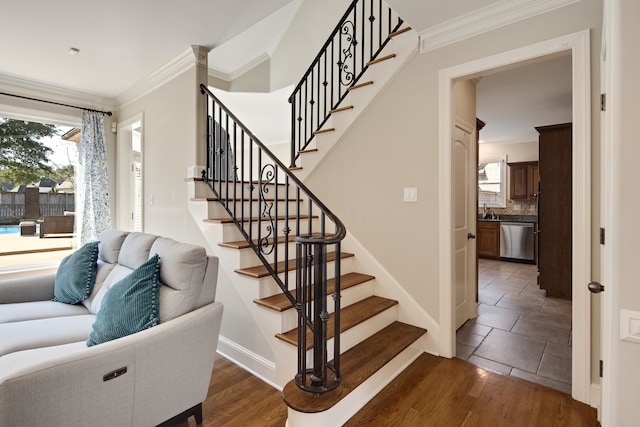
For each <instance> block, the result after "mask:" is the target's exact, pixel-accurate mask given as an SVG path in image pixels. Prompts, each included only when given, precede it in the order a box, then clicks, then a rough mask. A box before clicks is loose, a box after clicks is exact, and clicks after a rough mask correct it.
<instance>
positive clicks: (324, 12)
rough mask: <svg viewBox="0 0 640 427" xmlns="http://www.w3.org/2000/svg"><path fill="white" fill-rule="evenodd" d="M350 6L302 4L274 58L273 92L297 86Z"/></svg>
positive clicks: (338, 0) (334, 0)
mask: <svg viewBox="0 0 640 427" xmlns="http://www.w3.org/2000/svg"><path fill="white" fill-rule="evenodd" d="M349 4H351V1H349V0H322V1H309V0H305V1H303V2H302V5H301V6H300V8H299V9H298V12H297V13H296V16H295V17H294V19H293V21H292V22H291V25H290V26H289V28H288V29H287V31H286V32H285V34H284V36H283V37H282V40H281V41H280V43H279V44H278V47H277V48H276V49H275V51H274V52H273V54H272V55H271V76H270V77H271V90H276V89H280V88H282V87H284V86H289V85H291V84H294V85H295V84H298V81H300V79H301V78H302V75H303V74H304V73H305V71H307V69H308V68H309V66H310V65H311V61H313V59H314V58H315V56H316V55H317V54H318V52H319V51H320V48H321V47H322V45H323V44H324V42H325V41H326V40H327V39H328V38H329V35H330V34H331V31H333V29H334V28H335V26H336V25H337V24H338V21H339V20H340V17H341V16H342V15H343V14H344V12H345V11H346V10H347V8H348V7H349Z"/></svg>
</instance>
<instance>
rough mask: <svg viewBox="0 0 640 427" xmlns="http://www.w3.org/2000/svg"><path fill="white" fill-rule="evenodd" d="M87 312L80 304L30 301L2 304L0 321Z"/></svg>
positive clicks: (73, 314)
mask: <svg viewBox="0 0 640 427" xmlns="http://www.w3.org/2000/svg"><path fill="white" fill-rule="evenodd" d="M82 314H89V310H87V308H86V307H85V306H83V305H82V304H65V303H62V302H55V301H32V302H20V303H12V304H2V309H1V310H0V323H8V322H20V321H24V320H34V319H46V318H49V317H64V316H78V315H82Z"/></svg>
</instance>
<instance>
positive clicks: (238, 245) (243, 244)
mask: <svg viewBox="0 0 640 427" xmlns="http://www.w3.org/2000/svg"><path fill="white" fill-rule="evenodd" d="M313 235H314V236H319V235H320V233H313ZM326 236H327V237H332V236H333V233H329V234H326ZM295 239H296V236H295V235H293V234H291V235H289V237H287V238H286V241H287V242H293V241H295ZM267 240H268V242H269V244H272V243H273V239H267ZM284 242H285V237H284V236H280V237H278V244H280V243H284ZM253 243H254V244H255V245H256V246H257V245H258V241H257V240H254V241H253ZM218 246H222V247H225V248H231V249H247V248H250V247H251V245H250V244H249V242H248V241H246V240H236V241H234V242H220V243H218Z"/></svg>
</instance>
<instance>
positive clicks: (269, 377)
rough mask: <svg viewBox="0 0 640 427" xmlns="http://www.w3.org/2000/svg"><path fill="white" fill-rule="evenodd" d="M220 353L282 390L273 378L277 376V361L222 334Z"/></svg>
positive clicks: (219, 342)
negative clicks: (266, 357) (268, 358)
mask: <svg viewBox="0 0 640 427" xmlns="http://www.w3.org/2000/svg"><path fill="white" fill-rule="evenodd" d="M218 353H219V354H221V355H222V356H224V357H225V358H227V359H229V360H231V361H232V362H233V363H235V364H236V365H238V366H240V367H241V368H242V369H244V370H245V371H247V372H250V373H251V374H252V375H255V376H256V377H258V378H260V379H261V380H262V381H264V382H266V383H267V384H269V385H270V386H271V387H273V388H275V389H277V390H279V391H282V387H280V386H278V385H277V384H276V383H275V381H274V380H273V379H274V378H275V376H276V364H275V362H272V361H270V360H267V359H265V358H264V357H262V356H260V355H259V354H256V353H254V352H252V351H251V350H249V349H247V348H245V347H242V346H241V345H239V344H237V343H235V342H233V341H231V340H229V339H227V338H225V337H223V336H220V338H219V340H218Z"/></svg>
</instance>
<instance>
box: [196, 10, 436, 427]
mask: <svg viewBox="0 0 640 427" xmlns="http://www.w3.org/2000/svg"><path fill="white" fill-rule="evenodd" d="M363 4H366V5H365V6H363ZM376 4H380V6H379V9H380V11H382V10H383V7H382V3H381V2H380V1H379V0H376ZM358 5H360V6H358ZM367 5H370V6H367ZM358 7H360V8H361V9H360V10H361V11H362V12H363V13H364V12H365V11H366V10H367V8H368V10H369V11H370V12H371V13H372V15H373V11H374V9H376V8H375V7H374V1H373V0H371V1H369V0H367V1H358V0H356V1H354V2H353V4H352V6H351V8H350V9H349V10H348V11H347V12H346V13H345V17H346V19H351V16H352V15H351V14H352V13H353V14H354V15H353V16H354V19H353V20H354V21H355V20H356V15H355V14H357V13H358V12H357V11H358ZM354 11H355V12H354ZM388 15H389V18H388V21H389V23H388V26H389V34H388V35H385V37H387V39H386V40H393V41H394V43H391V42H389V43H387V42H386V41H384V42H381V43H380V44H381V47H380V50H379V52H377V53H376V54H375V55H374V57H373V58H372V59H370V60H368V61H366V62H365V61H361V62H362V64H361V67H362V68H363V70H362V72H361V73H360V74H359V75H358V76H355V75H354V76H353V80H352V81H351V84H350V85H349V87H348V89H345V92H344V93H340V92H341V91H342V89H339V88H338V89H336V90H337V92H338V93H337V95H336V99H335V101H334V102H328V98H327V97H326V96H325V99H324V100H323V101H322V103H321V102H319V101H314V99H313V97H312V98H311V100H310V101H312V102H309V98H308V97H307V98H303V97H302V95H296V93H301V92H299V89H300V88H303V87H305V85H306V83H305V84H303V83H302V82H301V84H300V85H298V88H297V89H296V92H294V94H293V95H292V98H291V102H292V120H293V121H294V123H297V124H298V126H297V127H296V126H292V142H293V143H292V156H291V165H290V166H289V167H286V166H284V164H282V163H281V162H280V161H279V160H278V159H276V158H275V157H273V156H272V155H271V154H270V152H269V151H268V149H267V148H266V147H264V146H263V145H262V144H261V143H260V142H259V140H258V139H257V138H256V137H255V136H254V135H253V134H251V133H250V131H249V130H248V129H246V128H244V126H243V125H242V124H241V123H240V122H239V121H238V120H237V118H236V117H235V116H233V114H232V113H231V112H229V111H228V110H226V107H224V106H223V105H222V104H221V103H220V102H219V101H218V100H217V99H215V97H214V96H213V94H211V93H210V92H208V90H207V89H206V88H204V87H203V88H202V91H203V94H204V95H205V96H207V97H208V98H209V109H208V116H209V130H210V136H209V138H208V140H209V147H208V152H209V153H210V154H209V155H208V164H207V168H206V170H205V171H203V174H202V175H201V176H193V177H191V178H190V179H188V180H187V182H188V186H189V199H190V200H189V209H190V211H191V213H192V215H193V216H194V218H196V219H197V220H198V222H199V224H200V228H201V230H202V233H203V235H204V236H205V237H206V238H207V240H208V242H209V243H210V244H211V245H212V246H216V247H217V250H216V251H215V252H216V255H218V257H219V259H220V267H221V269H222V270H224V271H225V272H227V273H228V274H229V276H230V277H232V278H233V279H232V280H233V285H234V287H235V289H236V290H237V292H238V294H239V295H240V298H241V299H242V301H243V303H244V304H245V306H246V307H247V309H248V311H249V312H250V313H251V316H252V317H253V319H254V321H255V325H256V326H257V327H258V328H259V329H260V331H261V333H262V334H263V335H264V336H265V337H266V339H267V341H268V342H269V345H270V346H271V348H272V349H273V352H274V355H275V367H274V369H275V372H274V375H273V379H274V382H275V384H276V385H277V386H279V387H282V388H283V399H284V400H285V402H286V403H287V405H288V406H289V408H290V409H289V418H288V425H289V426H291V427H296V426H302V425H304V426H323V427H324V426H333V425H341V424H343V423H344V422H346V421H347V420H348V419H349V418H350V417H351V416H353V415H354V414H355V413H356V412H357V411H358V410H359V409H360V408H361V407H362V406H364V404H366V402H368V401H369V400H370V399H371V398H373V397H374V396H375V394H376V393H377V392H379V391H380V390H381V389H382V388H383V387H384V386H385V385H387V384H388V383H389V382H390V381H391V380H392V379H393V378H394V377H395V376H397V375H398V374H399V373H400V372H401V371H402V370H403V369H404V368H405V367H406V366H408V365H409V364H410V363H411V362H413V361H414V360H415V359H416V358H417V357H418V356H419V355H420V354H421V353H422V352H423V351H424V349H425V348H428V347H429V345H428V340H429V337H428V335H427V334H426V332H427V331H426V329H425V328H423V327H418V326H413V325H422V326H425V325H426V324H433V322H429V321H425V319H424V318H423V317H421V314H422V311H421V308H420V307H417V306H416V304H415V302H414V301H412V300H411V299H410V298H408V296H407V295H406V293H404V292H403V291H402V290H401V288H400V287H399V286H397V284H396V283H395V282H394V281H393V279H392V278H390V276H388V274H386V272H385V271H384V270H383V269H382V268H381V267H380V266H379V265H377V263H375V261H373V262H372V261H371V257H370V255H369V254H368V253H367V252H366V250H364V248H362V247H361V246H360V245H359V244H358V242H357V241H356V240H355V239H354V238H353V236H349V235H347V233H346V230H345V229H344V227H343V226H342V224H341V223H340V221H339V219H338V218H337V217H335V216H334V215H333V214H332V213H331V212H330V211H329V210H328V209H327V208H326V207H324V205H322V203H321V202H320V201H319V200H317V199H316V198H315V196H314V195H313V194H312V193H311V192H309V191H308V189H306V187H304V184H303V183H302V182H303V179H304V177H305V176H306V174H307V173H308V171H310V170H311V169H312V168H313V167H315V166H316V165H318V164H319V162H320V160H321V158H322V157H323V156H324V155H326V153H327V152H328V151H329V150H330V148H331V146H332V145H333V144H335V143H337V142H338V140H339V139H340V137H341V135H343V134H344V133H345V132H347V130H348V128H349V127H350V126H351V123H353V122H354V121H355V120H356V119H357V117H358V116H359V115H360V114H361V113H362V112H363V111H364V109H365V108H366V105H367V104H368V103H369V102H371V100H372V99H373V98H374V97H375V96H376V94H377V93H379V91H380V90H381V89H382V88H383V87H384V85H385V84H386V82H387V81H389V80H391V79H392V77H393V75H394V74H395V73H396V72H397V71H398V69H399V67H400V66H401V65H402V64H404V63H405V62H406V60H407V59H408V58H409V57H410V55H411V54H412V52H413V51H415V49H416V47H417V40H416V39H415V37H413V38H412V37H410V36H409V37H407V36H408V35H410V34H411V33H412V32H411V30H410V28H408V27H406V26H404V27H401V28H392V19H391V15H392V12H391V10H389V12H388ZM343 19H345V18H344V17H343ZM369 21H370V22H371V21H373V19H370V20H369ZM363 22H364V18H363ZM401 25H402V20H400V19H399V18H398V26H401ZM371 26H372V28H373V24H371ZM363 27H364V25H363ZM342 28H344V23H343V22H341V23H340V24H339V25H338V26H337V27H336V29H337V31H338V32H339V33H341V32H342V30H341V29H342ZM381 28H382V27H381ZM402 37H405V39H404V41H403V42H398V43H395V40H401V39H402ZM363 38H364V37H363ZM370 38H372V37H370ZM381 40H382V38H381ZM327 43H329V41H328V42H327ZM369 44H370V43H369ZM354 45H355V44H354ZM325 47H326V46H325ZM393 47H396V48H397V49H398V51H393ZM341 50H342V49H341ZM371 51H372V52H373V49H371ZM362 57H364V54H363V55H362ZM318 58H319V60H320V61H321V62H322V61H323V59H322V58H323V56H322V52H321V54H319V55H318ZM318 58H317V60H318ZM394 61H395V64H394ZM341 62H342V63H341V64H339V65H340V66H341V67H342V68H346V67H344V62H343V61H341ZM390 64H394V65H390ZM385 65H387V66H386V67H385ZM314 67H315V65H312V67H310V70H311V72H310V73H309V72H308V73H307V75H306V76H305V78H304V79H303V81H304V80H305V79H308V78H309V75H310V76H311V80H317V81H318V82H319V81H320V80H319V79H320V78H321V77H323V78H324V77H325V76H327V75H328V72H327V71H326V70H325V71H324V72H321V71H318V72H317V74H314V73H315V71H313V70H314ZM383 67H385V68H383ZM380 70H382V71H380ZM314 76H315V77H314ZM325 81H326V80H325ZM323 86H324V87H327V85H323ZM320 87H321V86H318V88H320ZM372 89H373V90H372ZM314 90H315V89H314ZM305 91H306V92H307V94H308V93H309V91H308V89H305ZM366 91H368V92H366ZM317 93H318V95H319V94H320V89H318V92H317ZM358 93H359V94H358ZM317 98H318V100H319V98H320V96H318V97H317ZM302 99H305V100H306V106H305V107H304V109H305V110H307V108H308V111H307V112H309V113H310V117H311V119H310V121H309V120H308V119H309V117H305V118H303V117H302V116H303V115H302V114H301V111H302V107H301V106H300V101H301V100H302ZM332 99H333V98H332ZM333 104H337V105H333ZM321 105H322V108H321ZM321 109H324V110H325V111H321ZM321 113H322V114H321ZM323 115H324V116H323ZM323 117H324V118H323ZM307 122H308V123H307ZM303 126H304V127H305V128H306V127H308V126H310V129H311V128H313V130H312V131H310V132H307V131H304V132H302V131H301V129H302V127H303ZM302 136H304V137H303V138H301V137H302ZM303 140H304V142H302V141H303ZM247 146H248V147H249V148H245V147H247ZM296 162H297V163H298V164H299V165H298V164H296ZM292 171H295V172H292ZM292 173H295V174H296V175H297V177H296V176H293V175H292ZM280 230H282V231H280ZM343 240H344V242H343ZM345 248H347V249H349V248H353V249H354V250H353V251H348V250H345ZM363 267H364V268H369V269H370V270H367V271H365V270H362V268H363ZM371 270H375V271H371ZM378 274H379V275H380V276H381V277H377V275H378ZM320 285H321V286H320ZM329 299H333V301H334V303H333V304H328V303H327V302H326V301H328V300H329ZM424 317H428V316H426V315H425V316H424ZM319 324H322V325H323V326H324V329H323V330H322V331H321V332H318V331H317V330H316V329H317V327H318V325H319ZM327 355H333V360H324V361H322V357H324V358H326V356H327ZM305 369H306V373H305Z"/></svg>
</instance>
